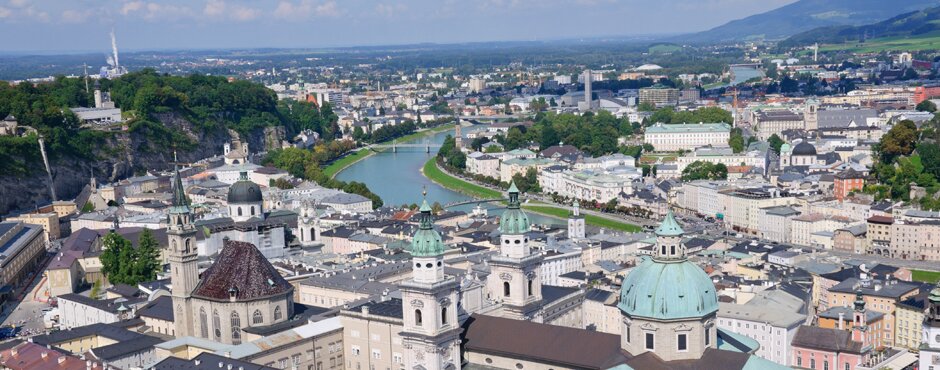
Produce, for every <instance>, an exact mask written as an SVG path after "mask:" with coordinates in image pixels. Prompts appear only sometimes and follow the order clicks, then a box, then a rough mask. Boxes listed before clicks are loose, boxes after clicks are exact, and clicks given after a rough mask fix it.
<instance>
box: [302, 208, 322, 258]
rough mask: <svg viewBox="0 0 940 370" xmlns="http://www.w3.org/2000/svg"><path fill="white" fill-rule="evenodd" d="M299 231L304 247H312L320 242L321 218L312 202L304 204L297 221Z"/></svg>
mask: <svg viewBox="0 0 940 370" xmlns="http://www.w3.org/2000/svg"><path fill="white" fill-rule="evenodd" d="M297 231H298V233H297V235H298V236H300V245H302V246H305V247H306V246H310V245H313V243H315V242H316V241H317V240H320V217H319V216H318V215H317V209H316V206H315V205H314V204H313V203H312V202H309V201H304V202H303V203H302V206H301V209H300V217H299V218H298V219H297Z"/></svg>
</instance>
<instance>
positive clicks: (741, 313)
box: [718, 302, 806, 365]
mask: <svg viewBox="0 0 940 370" xmlns="http://www.w3.org/2000/svg"><path fill="white" fill-rule="evenodd" d="M805 321H806V315H803V314H799V313H794V312H789V311H787V310H785V309H781V308H780V307H777V306H770V305H758V304H733V303H724V302H720V303H718V327H719V328H721V329H724V330H727V331H730V332H733V333H737V334H741V335H744V336H746V337H748V338H751V339H753V340H755V341H757V342H758V343H760V349H758V350H757V353H755V354H756V355H757V356H759V357H761V358H764V359H767V360H770V361H773V362H776V363H778V364H781V365H790V357H791V356H790V342H791V341H792V340H793V336H794V335H796V331H797V329H798V328H799V327H800V325H802V324H803V323H804V322H805Z"/></svg>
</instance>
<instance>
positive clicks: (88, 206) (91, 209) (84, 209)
mask: <svg viewBox="0 0 940 370" xmlns="http://www.w3.org/2000/svg"><path fill="white" fill-rule="evenodd" d="M94 211H95V204H94V203H92V202H85V205H83V206H82V213H88V212H94Z"/></svg>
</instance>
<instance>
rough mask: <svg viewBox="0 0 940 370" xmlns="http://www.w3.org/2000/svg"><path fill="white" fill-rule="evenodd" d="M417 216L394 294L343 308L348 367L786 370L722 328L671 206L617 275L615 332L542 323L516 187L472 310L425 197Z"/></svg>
mask: <svg viewBox="0 0 940 370" xmlns="http://www.w3.org/2000/svg"><path fill="white" fill-rule="evenodd" d="M420 211H421V219H420V228H419V230H418V231H417V232H416V233H415V234H414V237H413V239H412V241H411V244H410V245H409V246H408V248H407V249H408V252H410V253H411V256H412V259H411V261H412V263H411V266H412V276H411V278H410V279H407V280H405V281H403V282H402V283H400V284H399V286H400V288H401V292H402V293H401V299H400V300H399V299H388V300H383V301H382V302H369V303H366V304H363V305H361V306H358V307H350V308H348V309H347V310H344V312H343V313H341V318H343V319H344V320H343V323H344V326H345V333H344V339H345V342H346V343H345V345H346V350H347V353H349V354H351V355H350V356H348V357H347V359H348V362H347V364H346V367H347V368H366V367H375V368H379V367H402V368H405V369H421V370H439V369H457V368H478V369H491V368H505V369H512V368H515V369H561V368H569V369H571V368H574V369H719V368H720V369H786V367H784V366H782V365H778V364H775V363H773V362H770V361H767V360H764V359H762V358H759V357H757V356H755V355H753V353H754V352H756V351H757V350H758V348H759V345H758V344H757V342H755V341H753V340H751V339H749V338H747V337H743V336H740V335H737V334H734V333H730V332H725V331H723V330H721V329H719V328H718V327H717V325H716V323H715V317H716V313H717V310H718V298H717V294H716V289H715V286H714V284H713V283H712V281H711V279H710V278H709V277H708V276H707V275H706V274H705V272H704V271H703V270H702V269H701V268H699V267H698V266H697V265H695V264H694V263H693V262H691V261H689V259H688V257H687V255H686V248H685V246H684V244H683V243H682V237H683V235H684V231H683V230H682V228H681V226H680V225H679V224H678V222H676V219H675V217H673V215H672V213H671V212H670V213H669V214H668V215H667V216H666V218H665V219H664V220H663V222H662V224H661V225H660V226H659V228H658V229H656V236H657V242H656V250H655V254H654V255H653V256H652V257H650V258H647V259H645V260H644V261H643V262H642V263H641V264H640V265H639V266H638V267H637V268H636V269H635V270H634V271H633V272H631V273H630V274H629V275H628V276H627V277H626V279H625V280H624V282H623V285H622V288H621V291H620V303H619V305H618V308H619V311H620V315H621V316H620V320H619V321H620V323H621V326H620V327H621V330H620V333H619V335H618V334H609V333H602V332H597V331H591V330H585V329H579V328H572V327H566V326H559V325H551V324H547V323H544V320H545V307H544V306H543V295H542V291H543V285H542V284H541V281H540V276H539V271H540V270H539V266H540V264H541V261H542V257H541V255H540V254H539V253H534V252H533V251H531V249H530V248H529V247H528V242H529V240H528V236H527V232H528V231H529V228H530V224H529V220H528V217H527V216H526V213H525V211H523V210H522V209H521V207H520V201H519V191H518V189H516V187H515V185H514V184H512V185H511V186H510V189H509V201H508V207H507V210H506V211H505V212H504V213H503V215H502V217H501V218H500V225H499V231H500V234H501V235H500V238H499V250H498V253H497V254H496V255H495V256H493V257H491V259H490V260H489V262H488V263H489V266H490V267H491V273H490V274H489V276H488V277H487V278H486V282H485V290H486V294H487V296H488V297H490V299H495V300H496V301H497V302H498V308H496V309H489V310H486V311H485V312H480V311H478V312H474V311H473V309H470V308H469V305H467V304H466V303H467V302H462V301H461V297H462V296H463V295H464V293H465V292H463V291H461V290H462V284H461V282H460V281H458V280H459V278H458V277H455V276H452V275H450V274H447V273H445V268H446V267H445V265H444V262H443V256H444V252H445V249H446V247H445V245H444V243H443V242H442V239H441V236H440V234H439V233H438V232H437V231H436V230H435V229H434V226H433V225H434V221H433V215H432V213H431V209H430V207H429V206H428V205H427V201H425V202H424V203H423V204H422V206H421V209H420ZM466 311H470V312H466ZM462 313H464V314H462ZM363 320H364V321H365V322H366V324H362V323H361V322H362V321H363ZM398 325H400V327H399V326H398ZM379 327H383V328H384V329H383V330H382V331H381V332H378V331H374V330H375V329H376V328H379ZM360 328H365V330H369V329H370V328H371V329H372V330H373V331H371V332H372V333H373V334H372V335H371V338H367V340H360V339H359V338H360V336H361V334H360V333H361V329H360ZM399 328H400V329H399ZM379 333H381V334H379ZM377 340H378V341H380V342H381V343H372V342H375V341H377ZM386 351H390V352H392V353H387V352H386ZM399 351H400V352H399ZM361 352H364V353H365V354H366V357H365V358H363V357H360V356H358V355H357V354H359V353H361ZM383 358H384V359H388V360H382V361H379V360H381V359H383ZM362 361H366V362H365V363H363V362H362Z"/></svg>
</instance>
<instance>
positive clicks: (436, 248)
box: [408, 199, 446, 257]
mask: <svg viewBox="0 0 940 370" xmlns="http://www.w3.org/2000/svg"><path fill="white" fill-rule="evenodd" d="M420 211H421V216H420V217H421V219H420V226H419V227H418V231H416V232H415V235H414V237H412V238H411V245H410V246H409V247H408V252H410V253H411V255H412V256H413V257H434V256H440V255H443V254H444V250H445V249H446V247H445V246H444V242H443V241H442V240H441V234H439V233H438V232H437V231H436V230H434V216H433V215H432V214H431V206H429V205H428V201H427V199H425V200H424V201H423V202H421V209H420Z"/></svg>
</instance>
